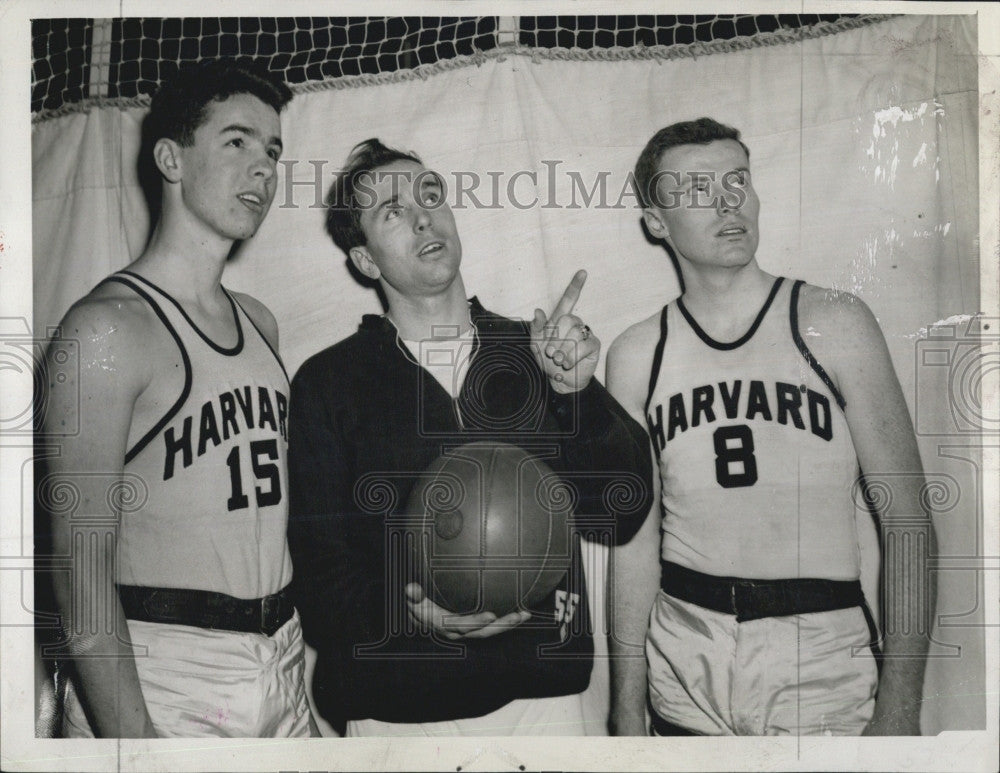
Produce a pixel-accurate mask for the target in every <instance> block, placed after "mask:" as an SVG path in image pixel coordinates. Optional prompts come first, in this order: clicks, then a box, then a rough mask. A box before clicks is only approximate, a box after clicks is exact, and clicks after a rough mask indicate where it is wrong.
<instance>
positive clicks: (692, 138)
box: [635, 118, 750, 207]
mask: <svg viewBox="0 0 1000 773" xmlns="http://www.w3.org/2000/svg"><path fill="white" fill-rule="evenodd" d="M716 140H736V141H737V142H738V143H740V147H741V148H743V150H744V151H745V152H746V154H747V159H749V158H750V148H748V147H747V146H746V145H745V144H743V141H742V140H741V139H740V132H739V129H734V128H733V127H732V126H726V125H725V124H722V123H719V122H718V121H716V120H714V119H712V118H699V119H697V120H696V121H680V122H679V123H672V124H670V126H666V127H664V128H663V129H660V130H659V131H658V132H657V133H656V134H654V135H653V137H652V139H650V141H649V142H647V143H646V147H645V148H643V149H642V153H640V154H639V160H638V161H636V164H635V182H636V187H637V188H638V192H639V198H640V200H641V201H642V206H644V207H650V206H652V203H653V201H654V200H655V193H656V192H655V191H654V190H652V189H651V187H650V186H651V185H652V183H653V179H654V177H655V176H656V173H657V171H659V167H660V159H661V158H663V154H664V153H665V152H666V151H667V150H669V149H670V148H674V147H677V146H678V145H707V144H708V143H710V142H715V141H716Z"/></svg>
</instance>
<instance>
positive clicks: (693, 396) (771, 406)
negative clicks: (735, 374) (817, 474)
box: [649, 379, 833, 451]
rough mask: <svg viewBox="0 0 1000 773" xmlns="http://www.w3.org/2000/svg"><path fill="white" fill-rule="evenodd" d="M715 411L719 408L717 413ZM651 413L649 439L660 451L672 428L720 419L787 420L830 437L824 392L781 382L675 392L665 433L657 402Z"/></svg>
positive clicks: (734, 383)
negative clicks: (653, 413) (664, 433)
mask: <svg viewBox="0 0 1000 773" xmlns="http://www.w3.org/2000/svg"><path fill="white" fill-rule="evenodd" d="M803 393H804V396H803ZM716 399H718V404H716ZM803 403H805V405H803ZM716 411H719V414H718V416H717V415H716ZM655 414H656V415H655V418H653V417H650V419H649V426H650V430H651V432H652V434H653V442H655V443H656V445H657V448H658V449H659V450H660V451H662V450H663V447H664V445H666V442H667V441H668V440H673V438H674V435H675V434H676V433H677V432H684V431H685V430H687V428H688V427H689V426H691V427H697V426H699V425H701V424H702V423H703V422H704V423H712V422H714V421H717V420H722V419H738V418H743V419H746V420H747V421H753V420H754V419H760V420H761V421H776V422H778V424H789V423H790V426H793V427H795V428H796V429H801V430H805V429H806V428H807V427H808V430H809V431H810V432H812V433H813V434H814V435H816V436H817V437H820V438H823V440H830V439H832V438H833V427H832V425H831V423H830V401H829V400H828V399H827V398H826V395H824V394H822V393H821V392H817V391H815V390H813V389H809V388H808V387H807V386H806V385H805V384H786V383H784V382H783V381H777V382H774V383H773V384H771V383H768V384H765V383H764V382H763V381H756V380H754V381H750V382H749V385H748V386H747V388H746V390H744V388H743V381H742V380H740V379H737V380H735V381H730V382H728V383H727V382H725V381H720V382H719V383H718V384H703V385H702V386H696V387H694V388H693V389H692V390H691V391H690V392H686V393H682V392H677V393H676V394H673V395H671V396H670V400H669V401H668V408H667V417H668V418H667V434H666V437H664V435H663V406H662V405H657V406H656V409H655ZM689 417H690V421H689Z"/></svg>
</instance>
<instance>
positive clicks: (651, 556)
mask: <svg viewBox="0 0 1000 773" xmlns="http://www.w3.org/2000/svg"><path fill="white" fill-rule="evenodd" d="M636 180H637V183H638V187H639V189H640V191H641V194H642V195H643V196H644V197H645V201H644V202H643V204H644V206H645V209H644V210H643V218H644V221H645V224H646V227H647V228H648V230H649V232H650V233H651V234H652V235H653V236H654V237H656V238H658V239H662V240H663V241H664V242H666V244H668V245H669V246H670V248H671V249H672V251H673V252H674V254H675V255H676V257H677V262H678V264H679V266H680V272H681V279H682V288H683V292H682V295H681V297H680V298H678V299H677V300H676V301H673V302H671V303H669V304H668V305H667V306H666V307H665V308H664V309H663V311H662V313H658V314H656V315H654V316H652V317H650V318H649V319H647V320H645V321H643V322H640V323H638V324H637V325H635V326H633V327H632V328H630V329H628V330H626V331H625V333H623V334H622V335H621V336H620V337H619V338H618V339H617V340H616V341H615V343H614V344H613V346H612V347H611V350H610V351H609V354H608V383H609V388H610V389H611V391H612V393H613V394H614V395H616V396H617V397H618V399H619V400H620V401H621V402H622V404H623V405H624V406H625V407H626V408H627V409H628V410H629V411H630V412H631V413H632V415H633V416H635V417H636V418H637V419H639V420H642V421H645V422H646V425H647V427H648V429H649V433H650V436H651V438H652V441H653V447H654V451H655V455H656V458H657V462H658V466H659V472H660V475H659V481H658V483H659V488H660V491H661V499H660V501H659V502H658V503H657V504H655V505H654V507H653V509H652V511H651V512H650V516H649V518H648V519H647V521H646V523H645V525H644V526H643V527H642V530H641V531H640V534H639V535H638V536H637V538H636V539H635V540H633V542H632V543H631V544H630V545H627V546H625V547H623V548H619V549H618V550H617V551H616V552H617V555H616V556H615V563H614V565H615V571H614V583H615V586H614V591H613V598H614V600H615V602H614V603H615V628H614V630H615V634H616V639H617V642H618V644H617V645H615V646H616V649H617V654H620V655H623V656H624V657H620V658H613V659H612V669H613V670H612V696H613V699H612V700H613V706H612V725H613V730H614V732H616V733H618V734H622V735H644V734H645V733H646V727H645V724H644V714H645V711H646V709H647V662H646V661H647V660H648V701H649V709H650V714H651V717H652V724H653V731H654V733H656V734H661V735H691V734H696V735H733V734H736V735H764V734H795V735H801V734H845V735H856V734H861V733H864V734H894V735H913V734H919V733H920V725H919V718H920V702H921V687H922V681H923V670H924V663H925V659H926V651H927V640H926V638H925V636H924V635H923V631H924V627H923V625H916V624H914V625H912V627H908V630H907V631H900V630H889V631H887V633H886V635H885V637H884V653H883V656H884V660H883V662H882V668H881V678H879V673H878V668H877V664H876V660H875V657H874V655H873V652H872V650H871V649H870V648H869V644H870V643H872V642H873V632H872V631H871V629H870V625H869V623H870V622H871V618H870V614H869V612H868V611H867V607H866V605H865V602H864V599H863V597H862V593H861V588H860V585H859V582H858V579H859V573H860V566H859V548H858V537H857V534H856V523H855V500H854V498H853V497H852V489H853V488H854V486H855V483H856V481H857V479H858V474H859V470H858V466H859V464H860V469H861V470H863V471H864V472H865V473H866V474H867V475H868V476H870V477H871V478H873V479H878V480H885V481H887V482H889V484H890V485H891V486H892V492H893V496H892V499H893V500H894V505H893V510H894V512H895V513H907V514H909V513H917V514H918V515H917V516H916V518H917V519H920V518H923V521H922V522H921V523H919V524H913V523H912V521H913V520H914V518H913V517H912V516H908V520H909V521H910V522H911V526H913V531H912V533H909V534H906V535H903V536H905V537H906V538H912V539H914V540H918V539H924V538H926V539H928V541H929V542H930V543H933V530H932V527H931V524H930V519H929V518H928V517H927V516H926V513H925V511H924V508H923V507H922V506H921V503H920V487H921V481H922V475H923V473H922V468H921V463H920V456H919V454H918V451H917V445H916V441H915V438H914V434H913V428H912V424H911V422H910V417H909V414H908V412H907V409H906V405H905V402H904V399H903V395H902V391H901V389H900V386H899V382H898V380H897V378H896V375H895V372H894V371H893V368H892V364H891V362H890V360H889V353H888V351H887V348H886V345H885V341H884V339H883V337H882V334H881V331H880V330H879V327H878V324H877V323H876V321H875V319H874V317H873V316H872V313H871V312H870V311H869V310H868V308H867V307H866V306H865V305H864V303H862V302H861V301H860V300H858V299H857V298H855V297H854V296H852V295H849V294H846V293H838V292H834V291H831V290H824V289H822V288H819V287H814V286H812V285H807V284H804V283H802V282H796V281H792V280H789V279H784V278H779V277H774V276H771V275H770V274H767V273H766V272H764V271H763V270H761V268H760V267H759V266H758V265H757V259H756V249H757V241H758V231H757V217H758V211H759V208H760V202H759V200H758V198H757V194H756V192H755V191H754V188H753V183H752V182H751V174H750V164H749V151H748V150H747V148H746V146H745V145H744V144H743V143H742V142H741V141H740V135H739V132H737V131H736V130H735V129H731V128H729V127H726V126H723V125H721V124H718V123H716V122H715V121H713V120H711V119H706V118H703V119H699V120H698V121H691V122H685V123H679V124H674V125H672V126H668V127H667V128H665V129H663V130H661V131H660V132H658V133H657V134H656V135H655V136H654V137H653V138H652V139H651V140H650V142H649V143H648V145H647V146H646V149H645V150H644V151H643V153H642V155H641V156H640V158H639V161H638V164H637V167H636ZM661 513H662V517H661ZM921 514H922V515H921ZM878 515H879V516H881V518H882V519H883V523H882V525H883V527H884V526H885V525H886V523H885V520H884V519H886V517H887V516H888V515H889V514H888V513H887V512H885V511H884V510H883V511H881V512H879V513H878ZM661 531H662V538H661ZM906 556H909V559H908V561H907V560H906V558H905V557H906ZM907 576H908V577H909V580H908V581H905V580H906V577H907ZM885 583H886V596H885V601H886V607H887V608H888V609H889V610H891V611H893V612H894V613H895V614H900V610H901V609H903V608H904V607H905V614H907V615H909V618H908V619H909V620H912V621H916V620H924V619H926V614H927V612H926V609H925V608H923V606H922V605H923V603H926V604H927V608H933V587H932V585H931V584H930V578H929V577H928V576H927V575H926V574H924V573H922V569H921V564H920V563H919V558H918V554H917V553H916V551H914V552H913V553H911V554H905V553H904V560H896V561H895V562H894V563H893V564H892V565H887V566H886V577H885ZM901 589H902V595H901ZM921 594H926V595H924V596H921ZM651 610H652V612H650V611H651ZM918 616H919V617H918ZM643 641H645V655H646V658H645V659H643V657H642V647H641V645H640V644H639V643H640V642H643ZM629 656H631V657H629ZM876 695H877V697H876Z"/></svg>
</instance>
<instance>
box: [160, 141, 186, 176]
mask: <svg viewBox="0 0 1000 773" xmlns="http://www.w3.org/2000/svg"><path fill="white" fill-rule="evenodd" d="M180 150H181V149H180V146H179V145H178V144H177V143H176V142H174V141H173V140H171V139H168V138H167V137H160V139H158V140H157V141H156V144H155V145H154V146H153V160H154V161H155V162H156V168H157V169H159V170H160V174H162V175H163V176H164V177H165V178H167V181H168V182H172V183H176V182H180V179H181V152H180Z"/></svg>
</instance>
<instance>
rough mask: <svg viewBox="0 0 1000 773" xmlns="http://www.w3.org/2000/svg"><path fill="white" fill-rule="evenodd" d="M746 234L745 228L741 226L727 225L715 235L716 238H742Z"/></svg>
mask: <svg viewBox="0 0 1000 773" xmlns="http://www.w3.org/2000/svg"><path fill="white" fill-rule="evenodd" d="M746 232H747V229H746V226H742V225H729V226H726V227H725V228H723V229H722V230H721V231H719V232H718V233H716V234H715V235H716V236H722V237H727V236H743V235H744V234H745V233H746Z"/></svg>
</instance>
